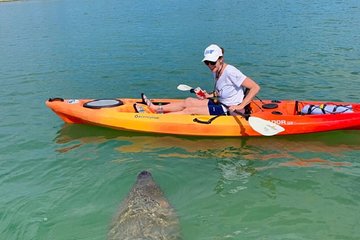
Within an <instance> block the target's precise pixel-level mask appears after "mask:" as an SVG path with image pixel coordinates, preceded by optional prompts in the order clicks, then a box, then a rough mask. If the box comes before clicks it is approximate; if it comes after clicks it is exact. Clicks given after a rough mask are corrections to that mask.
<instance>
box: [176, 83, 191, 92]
mask: <svg viewBox="0 0 360 240" xmlns="http://www.w3.org/2000/svg"><path fill="white" fill-rule="evenodd" d="M177 89H178V90H180V91H190V90H191V89H193V88H192V87H190V86H188V85H185V84H180V85H179V86H177Z"/></svg>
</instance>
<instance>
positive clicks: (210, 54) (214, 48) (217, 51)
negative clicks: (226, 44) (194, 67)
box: [202, 44, 223, 62]
mask: <svg viewBox="0 0 360 240" xmlns="http://www.w3.org/2000/svg"><path fill="white" fill-rule="evenodd" d="M222 55H223V54H222V50H221V48H220V47H219V46H218V45H216V44H211V45H210V46H208V47H207V48H206V49H205V51H204V59H203V60H202V61H203V62H204V61H211V62H216V61H217V60H218V59H219V57H222Z"/></svg>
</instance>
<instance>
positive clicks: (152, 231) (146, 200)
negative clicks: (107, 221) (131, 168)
mask: <svg viewBox="0 0 360 240" xmlns="http://www.w3.org/2000/svg"><path fill="white" fill-rule="evenodd" d="M108 239H109V240H115V239H180V227H179V220H178V217H177V215H176V212H175V210H174V209H173V208H172V207H171V206H170V204H169V202H168V201H167V200H166V198H165V197H164V194H163V192H162V191H161V189H160V187H159V186H158V185H157V184H156V183H155V181H154V179H153V177H152V175H151V173H150V172H148V171H142V172H141V173H139V174H138V176H137V180H136V183H135V184H134V186H133V187H132V189H131V190H130V192H129V194H128V196H127V197H126V199H125V200H124V201H123V202H122V204H121V205H120V208H119V211H118V213H117V214H116V216H115V217H114V219H113V221H112V224H111V227H110V230H109V233H108Z"/></svg>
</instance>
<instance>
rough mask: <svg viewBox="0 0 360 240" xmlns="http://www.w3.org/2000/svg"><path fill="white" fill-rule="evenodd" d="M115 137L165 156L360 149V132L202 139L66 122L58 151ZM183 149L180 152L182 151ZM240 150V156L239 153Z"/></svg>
mask: <svg viewBox="0 0 360 240" xmlns="http://www.w3.org/2000/svg"><path fill="white" fill-rule="evenodd" d="M109 140H116V141H118V142H119V144H120V146H118V147H117V150H118V151H120V152H127V153H137V152H154V151H159V150H162V149H173V150H174V153H167V154H164V155H162V156H164V157H166V156H168V157H185V158H186V157H188V156H193V155H194V154H197V157H201V158H206V157H208V155H216V156H218V157H219V158H234V159H235V158H237V157H240V156H241V158H242V159H245V160H262V161H269V160H274V159H280V158H281V159H294V158H296V156H297V155H299V153H304V152H313V153H319V152H322V153H326V154H332V155H335V156H336V155H341V154H342V153H344V152H346V151H354V150H360V145H359V144H358V143H359V142H360V132H358V131H343V132H342V131H339V132H331V133H320V134H309V135H298V136H279V137H253V138H240V137H239V138H202V137H182V136H170V135H153V134H145V133H134V132H122V131H115V130H111V129H104V128H98V127H91V126H84V125H67V124H65V125H63V127H62V129H61V130H60V131H59V132H58V135H57V136H56V138H55V142H56V143H58V144H60V148H59V149H58V151H59V152H68V151H71V150H74V149H76V148H79V147H81V146H82V145H84V144H89V143H91V144H100V143H104V142H106V141H109ZM179 150H181V151H179ZM239 153H241V155H239Z"/></svg>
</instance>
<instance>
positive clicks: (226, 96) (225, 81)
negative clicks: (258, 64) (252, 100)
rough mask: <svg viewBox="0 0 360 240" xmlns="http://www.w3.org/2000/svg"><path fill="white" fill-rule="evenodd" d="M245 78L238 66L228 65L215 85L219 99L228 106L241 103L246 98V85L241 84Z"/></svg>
mask: <svg viewBox="0 0 360 240" xmlns="http://www.w3.org/2000/svg"><path fill="white" fill-rule="evenodd" d="M245 78H246V76H245V75H244V74H243V73H242V72H240V70H238V69H237V68H236V67H234V66H232V65H227V66H226V68H225V69H224V72H223V73H222V74H221V76H220V78H219V79H218V80H217V81H216V85H215V87H216V92H217V95H218V97H219V101H220V102H221V103H223V104H225V105H226V106H232V105H238V104H240V103H241V102H242V101H243V99H244V87H242V86H241V84H242V83H243V82H244V80H245Z"/></svg>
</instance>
